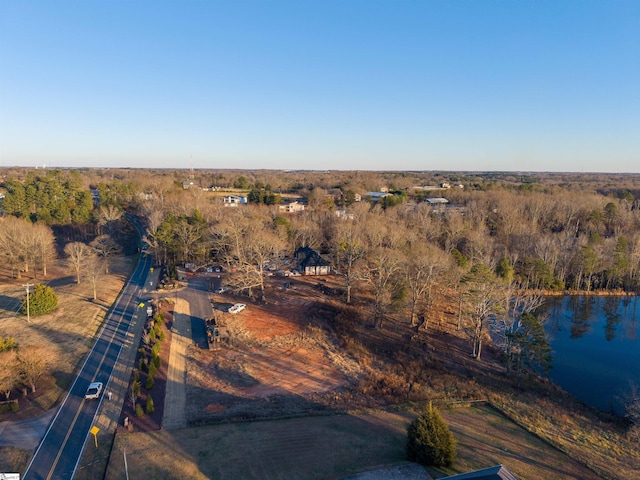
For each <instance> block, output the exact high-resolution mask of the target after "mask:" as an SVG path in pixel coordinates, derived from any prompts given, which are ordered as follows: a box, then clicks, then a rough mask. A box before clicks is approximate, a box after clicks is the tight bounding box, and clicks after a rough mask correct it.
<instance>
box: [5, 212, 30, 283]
mask: <svg viewBox="0 0 640 480" xmlns="http://www.w3.org/2000/svg"><path fill="white" fill-rule="evenodd" d="M30 230H31V223H30V222H28V221H27V220H24V219H22V218H16V217H7V218H6V219H4V220H3V221H1V222H0V255H1V256H2V257H3V259H4V263H5V265H9V266H10V268H11V274H12V275H14V274H16V278H21V271H22V270H25V269H26V270H27V271H28V265H29V259H30V256H29V252H28V247H29V242H28V239H29V237H30V234H29V232H30Z"/></svg>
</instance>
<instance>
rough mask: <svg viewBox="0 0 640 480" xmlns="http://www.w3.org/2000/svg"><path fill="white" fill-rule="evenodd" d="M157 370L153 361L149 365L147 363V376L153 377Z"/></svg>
mask: <svg viewBox="0 0 640 480" xmlns="http://www.w3.org/2000/svg"><path fill="white" fill-rule="evenodd" d="M154 358H155V357H154ZM157 372H158V368H157V367H156V365H155V364H154V363H153V362H151V365H149V376H150V377H155V375H156V373H157Z"/></svg>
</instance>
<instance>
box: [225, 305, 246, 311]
mask: <svg viewBox="0 0 640 480" xmlns="http://www.w3.org/2000/svg"><path fill="white" fill-rule="evenodd" d="M245 308H247V306H246V305H245V304H244V303H236V304H235V305H234V306H233V307H230V308H229V313H238V312H241V311H242V310H244V309H245Z"/></svg>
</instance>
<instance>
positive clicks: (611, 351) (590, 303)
mask: <svg viewBox="0 0 640 480" xmlns="http://www.w3.org/2000/svg"><path fill="white" fill-rule="evenodd" d="M543 309H544V310H545V311H546V312H547V314H548V318H547V320H546V323H545V330H546V332H547V335H548V337H549V342H550V343H551V348H552V349H553V368H552V369H551V373H550V376H551V379H552V380H553V381H554V382H555V383H556V384H557V385H559V386H560V387H562V388H563V389H564V390H566V391H567V392H569V393H571V394H572V395H573V396H575V397H576V398H578V399H579V400H581V401H583V402H584V403H586V404H587V405H591V406H592V407H595V408H597V409H599V410H603V411H611V410H613V411H615V412H616V413H618V414H622V413H623V408H622V403H621V402H620V400H619V398H617V397H619V396H620V395H621V394H623V393H624V391H625V390H627V389H628V388H629V385H630V382H634V383H635V384H637V385H639V386H640V339H639V337H640V325H639V324H640V300H639V299H638V297H593V296H589V297H582V296H576V297H568V296H567V297H550V298H548V299H547V300H546V303H545V306H544V307H543Z"/></svg>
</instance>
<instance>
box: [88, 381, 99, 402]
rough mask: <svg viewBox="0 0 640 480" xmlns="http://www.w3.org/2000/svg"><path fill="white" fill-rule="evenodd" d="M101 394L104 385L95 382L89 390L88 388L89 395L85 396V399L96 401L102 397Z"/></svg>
mask: <svg viewBox="0 0 640 480" xmlns="http://www.w3.org/2000/svg"><path fill="white" fill-rule="evenodd" d="M101 393H102V383H100V382H93V383H92V384H91V385H89V388H87V393H85V394H84V398H86V399H87V400H91V399H95V398H98V397H100V394H101Z"/></svg>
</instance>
